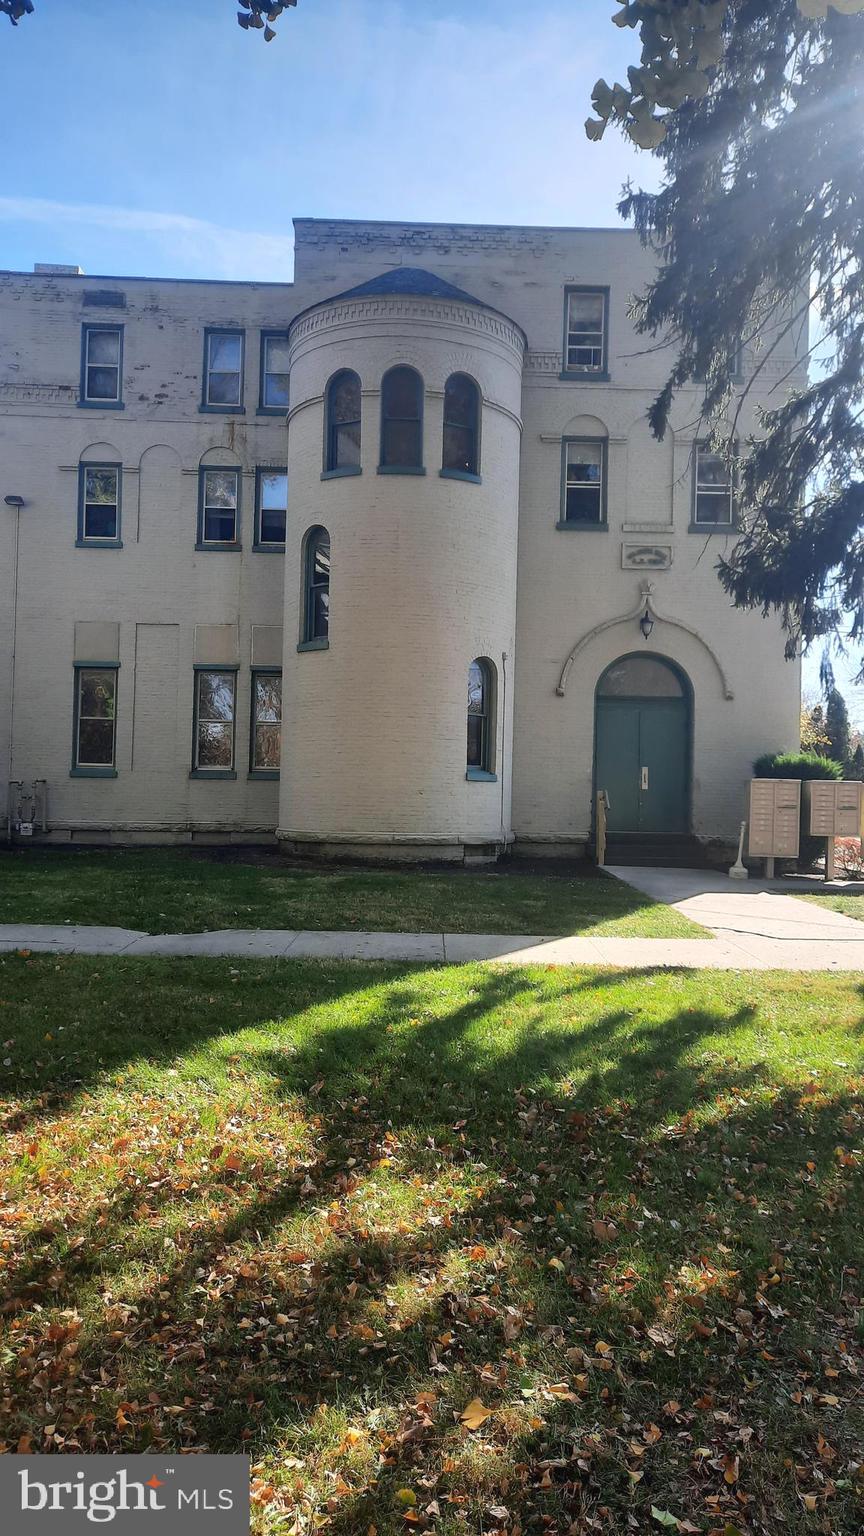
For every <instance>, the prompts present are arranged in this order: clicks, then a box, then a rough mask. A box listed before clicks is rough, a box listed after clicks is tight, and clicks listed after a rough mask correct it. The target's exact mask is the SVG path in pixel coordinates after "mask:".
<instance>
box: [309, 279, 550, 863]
mask: <svg viewBox="0 0 864 1536" xmlns="http://www.w3.org/2000/svg"><path fill="white" fill-rule="evenodd" d="M289 339H290V357H289V363H290V370H291V410H290V414H289V446H288V473H289V485H290V515H289V520H288V524H289V526H288V535H287V544H286V552H285V629H284V634H285V656H284V668H283V675H284V705H283V732H282V734H283V751H282V773H281V788H280V816H279V836H280V838H281V839H282V840H283V842H284V843H285V844H286V845H287V846H288V847H290V848H293V849H296V850H297V851H300V852H305V853H309V852H313V851H316V850H317V851H319V852H322V853H325V854H333V853H340V852H341V853H344V854H349V853H359V854H365V855H376V856H383V857H386V856H390V857H394V858H396V857H399V858H405V857H427V858H450V859H453V858H461V857H464V856H465V855H466V854H467V855H468V856H471V855H472V854H473V855H475V856H494V855H495V853H496V852H498V851H500V849H501V848H502V847H503V846H504V845H505V844H506V843H507V841H508V840H509V839H510V835H511V834H510V765H511V741H512V698H513V686H512V685H513V675H512V672H513V653H514V636H515V626H516V545H517V522H518V506H519V455H520V435H521V421H520V408H521V391H522V364H523V358H524V349H525V339H524V336H523V333H522V332H521V330H520V329H519V327H518V326H516V325H515V324H514V323H513V322H512V321H510V320H508V319H507V318H506V317H505V316H504V315H501V314H499V313H498V312H497V311H495V310H494V309H492V308H490V307H489V306H488V305H485V304H483V303H481V302H480V301H479V300H477V299H474V298H472V297H471V296H470V295H469V294H466V293H463V292H462V291H461V290H459V289H458V288H454V287H453V286H452V285H450V284H449V283H446V282H443V281H442V280H441V279H440V278H437V277H435V276H434V275H433V274H431V273H428V272H419V271H414V270H412V269H406V268H398V269H396V271H394V272H391V273H387V274H385V275H384V276H382V277H380V278H376V279H374V280H373V281H372V282H370V283H365V284H363V285H362V286H361V287H359V288H356V289H352V290H351V291H350V292H348V293H345V294H341V295H339V296H337V297H336V298H333V299H330V300H327V301H325V302H324V303H321V304H317V305H315V306H314V307H313V308H312V309H310V310H307V311H306V312H305V313H303V314H301V315H299V316H298V317H297V319H296V320H295V321H294V323H293V325H292V326H291V330H290V338H289Z"/></svg>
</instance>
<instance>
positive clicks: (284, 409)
mask: <svg viewBox="0 0 864 1536" xmlns="http://www.w3.org/2000/svg"><path fill="white" fill-rule="evenodd" d="M208 409H209V410H211V411H212V410H213V409H214V407H213V406H212V405H211V406H209V407H208ZM255 415H256V416H281V417H282V420H283V421H284V420H285V418H286V416H287V415H288V406H287V405H259V407H258V409H257V411H256V412H255Z"/></svg>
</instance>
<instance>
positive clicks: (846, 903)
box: [799, 891, 864, 923]
mask: <svg viewBox="0 0 864 1536" xmlns="http://www.w3.org/2000/svg"><path fill="white" fill-rule="evenodd" d="M799 899H800V900H801V901H813V902H815V903H816V905H817V907H827V908H828V909H829V911H831V912H842V914H843V916H844V917H854V918H857V919H858V922H859V923H860V922H864V895H857V896H856V895H855V894H854V893H852V892H850V893H849V894H848V895H847V894H846V893H845V892H844V891H832V892H831V893H830V894H829V895H826V896H810V895H806V896H804V895H802V896H800V898H799Z"/></svg>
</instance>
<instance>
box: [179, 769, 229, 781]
mask: <svg viewBox="0 0 864 1536" xmlns="http://www.w3.org/2000/svg"><path fill="white" fill-rule="evenodd" d="M189 777H190V779H236V777H237V773H236V770H235V769H234V768H193V769H192V770H191V772H190V774H189Z"/></svg>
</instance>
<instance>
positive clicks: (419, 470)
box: [378, 464, 426, 475]
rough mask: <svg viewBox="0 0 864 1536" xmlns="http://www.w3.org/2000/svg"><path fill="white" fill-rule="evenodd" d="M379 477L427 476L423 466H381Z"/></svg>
mask: <svg viewBox="0 0 864 1536" xmlns="http://www.w3.org/2000/svg"><path fill="white" fill-rule="evenodd" d="M378 473H379V475H425V473H426V471H425V469H424V468H423V466H422V464H379V465H378Z"/></svg>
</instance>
